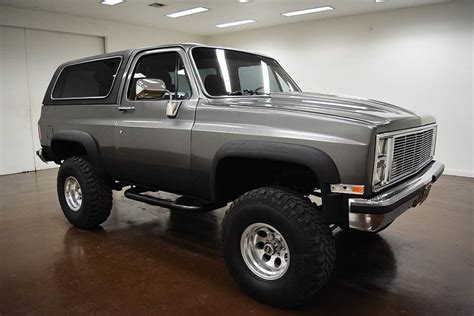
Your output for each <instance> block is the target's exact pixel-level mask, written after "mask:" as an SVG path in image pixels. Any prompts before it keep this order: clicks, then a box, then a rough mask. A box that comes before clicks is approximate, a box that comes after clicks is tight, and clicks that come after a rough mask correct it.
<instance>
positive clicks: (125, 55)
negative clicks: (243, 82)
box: [59, 43, 271, 68]
mask: <svg viewBox="0 0 474 316" xmlns="http://www.w3.org/2000/svg"><path fill="white" fill-rule="evenodd" d="M170 47H182V48H183V49H184V50H186V51H187V50H189V49H191V48H194V47H207V48H220V49H230V50H236V51H241V52H245V53H250V54H255V55H260V56H266V57H270V56H267V55H264V54H260V53H254V52H249V51H244V50H240V49H237V48H231V47H220V46H211V45H205V44H199V43H176V44H164V45H157V46H146V47H139V48H131V49H126V50H121V51H114V52H109V53H105V54H100V55H94V56H88V57H84V58H80V59H76V60H71V61H68V62H65V63H63V64H62V65H61V66H60V67H59V68H63V67H65V66H68V65H73V64H78V63H82V62H87V61H92V60H96V59H103V58H108V57H114V56H122V57H123V59H128V58H129V57H130V56H131V55H133V54H134V53H136V52H140V51H144V50H154V49H160V48H170ZM270 58H271V57H270Z"/></svg>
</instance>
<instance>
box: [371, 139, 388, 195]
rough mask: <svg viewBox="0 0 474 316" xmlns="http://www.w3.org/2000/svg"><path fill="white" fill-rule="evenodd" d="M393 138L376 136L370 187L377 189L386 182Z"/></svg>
mask: <svg viewBox="0 0 474 316" xmlns="http://www.w3.org/2000/svg"><path fill="white" fill-rule="evenodd" d="M392 147H393V138H392V137H384V138H380V137H379V136H377V141H376V144H375V161H374V174H373V179H372V186H373V187H378V186H382V185H384V184H386V183H387V182H388V175H389V168H390V159H391V153H392Z"/></svg>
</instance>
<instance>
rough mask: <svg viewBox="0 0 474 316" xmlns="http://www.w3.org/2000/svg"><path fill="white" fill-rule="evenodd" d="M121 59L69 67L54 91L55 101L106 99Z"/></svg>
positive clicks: (62, 73)
mask: <svg viewBox="0 0 474 316" xmlns="http://www.w3.org/2000/svg"><path fill="white" fill-rule="evenodd" d="M121 60H122V59H121V58H120V57H114V58H109V59H102V60H96V61H91V62H85V63H81V64H76V65H71V66H67V67H65V68H64V69H63V71H62V72H61V74H60V75H59V78H58V80H57V82H56V85H55V86H54V89H53V95H52V96H53V99H71V98H72V99H75V98H78V99H79V98H105V97H107V96H108V95H109V93H110V91H111V90H112V86H113V83H114V81H115V77H116V76H117V72H118V70H119V67H120V62H121Z"/></svg>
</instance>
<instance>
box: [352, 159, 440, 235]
mask: <svg viewBox="0 0 474 316" xmlns="http://www.w3.org/2000/svg"><path fill="white" fill-rule="evenodd" d="M443 171H444V164H442V163H441V162H438V161H433V162H432V163H430V164H429V165H428V166H426V167H425V168H424V169H423V170H421V171H420V172H419V173H417V174H416V175H414V176H413V177H412V178H410V179H408V180H406V181H403V182H401V183H399V184H397V185H396V186H395V187H393V188H390V189H387V191H383V192H381V193H380V194H378V195H376V196H375V197H372V198H370V199H364V198H351V199H349V227H350V228H353V229H356V230H362V231H369V232H376V231H378V230H381V229H383V228H384V227H386V226H387V225H389V224H390V223H391V222H393V221H394V220H395V219H396V218H397V217H398V216H400V215H401V214H402V213H404V212H405V211H406V210H408V209H409V208H411V207H415V206H417V205H419V204H421V203H423V201H424V200H425V199H426V197H427V196H428V193H429V190H430V188H431V185H432V184H433V183H434V182H435V181H436V180H437V179H438V178H439V177H440V176H441V174H442V173H443Z"/></svg>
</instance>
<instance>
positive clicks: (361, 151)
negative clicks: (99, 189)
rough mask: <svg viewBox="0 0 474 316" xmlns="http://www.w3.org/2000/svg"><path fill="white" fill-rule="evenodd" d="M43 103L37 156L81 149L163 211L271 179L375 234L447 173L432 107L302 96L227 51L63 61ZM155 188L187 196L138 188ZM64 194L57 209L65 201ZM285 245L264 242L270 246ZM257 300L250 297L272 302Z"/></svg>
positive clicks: (57, 157)
mask: <svg viewBox="0 0 474 316" xmlns="http://www.w3.org/2000/svg"><path fill="white" fill-rule="evenodd" d="M104 61H105V62H104ZM173 63H174V64H173ZM100 67H102V68H103V69H102V68H100ZM160 67H161V68H160ZM173 67H174V69H173ZM89 68H91V69H92V70H91V69H89ZM99 68H100V70H97V69H99ZM94 69H95V70H94ZM75 71H77V73H76V75H77V74H80V75H77V78H74V76H75V75H74V73H75ZM104 74H105V75H104ZM260 74H263V75H262V78H260V77H259V76H260ZM88 76H89V77H88ZM90 76H92V77H90ZM71 78H72V79H71ZM87 80H92V81H94V82H97V87H95V86H92V85H90V86H88V85H87V84H84V82H87ZM101 82H105V83H106V84H103V86H104V87H105V88H104V87H103V86H102V83H101ZM250 83H252V84H250ZM260 84H261V85H262V86H259V85H260ZM246 85H248V86H251V88H250V89H248V88H245V86H246ZM235 87H237V89H236V88H235ZM107 88H108V89H107ZM81 89H82V91H81ZM93 90H94V91H93ZM259 90H260V91H259ZM261 90H263V91H261ZM275 90H276V92H275ZM43 104H44V106H43V107H42V114H41V118H40V121H39V129H40V135H42V136H41V146H42V148H41V150H39V151H38V155H39V156H40V157H41V158H42V159H43V160H44V161H55V162H56V163H58V164H61V163H63V162H64V161H66V160H67V159H68V158H71V157H86V160H87V162H88V163H90V165H91V168H92V170H93V172H94V174H97V177H99V178H100V179H101V180H100V181H102V182H101V183H103V184H104V186H108V187H109V188H113V189H121V188H122V187H125V186H131V188H130V189H128V190H127V191H126V192H125V195H126V196H127V197H129V198H132V199H135V200H139V201H143V202H146V203H150V204H155V205H160V206H164V207H168V208H171V209H178V210H188V211H203V210H210V209H215V208H218V207H220V206H224V205H226V204H227V203H229V202H231V201H234V200H235V199H237V198H238V197H239V196H243V195H245V194H246V192H253V190H258V189H259V188H265V187H267V188H268V187H269V188H276V187H278V188H284V190H289V192H292V193H291V194H293V197H294V198H296V196H297V197H298V198H303V199H304V197H308V196H310V195H318V196H320V197H321V200H322V207H319V206H318V207H315V206H314V205H313V206H310V205H309V204H308V205H306V206H305V207H308V210H310V207H313V210H310V211H309V212H310V213H311V212H313V211H314V212H315V213H318V216H320V218H321V219H322V221H323V222H324V225H326V226H327V227H329V225H337V226H339V227H341V228H343V229H346V230H359V231H366V232H378V231H380V230H382V229H384V228H385V227H387V226H388V225H389V224H390V223H391V222H393V221H394V220H395V218H396V217H398V216H399V215H400V214H401V213H403V212H404V211H406V210H407V209H408V208H410V207H412V206H416V205H418V204H419V203H421V202H423V200H424V199H425V198H426V196H427V194H428V192H429V188H430V186H431V184H432V183H433V182H434V181H436V180H437V179H438V178H439V176H440V175H441V174H442V172H443V169H444V165H443V164H442V163H440V162H437V161H434V160H433V156H434V150H435V142H436V120H435V119H434V118H433V117H432V116H428V115H425V116H421V115H417V114H415V113H413V112H411V111H408V110H405V109H403V108H400V107H396V106H393V105H389V104H387V103H383V102H379V101H375V100H368V99H362V98H353V97H343V96H331V95H323V94H315V93H303V92H301V91H300V89H299V88H298V86H297V85H296V83H295V82H294V81H293V80H292V79H291V78H290V77H289V76H288V75H287V74H286V73H285V72H284V70H283V69H282V68H281V67H280V66H279V65H278V63H277V62H276V61H275V60H273V59H271V58H269V57H266V56H262V55H258V54H252V53H247V52H240V51H238V50H232V49H223V48H216V47H208V46H202V45H197V44H178V45H167V46H160V47H151V48H143V49H133V50H127V51H121V52H115V53H109V54H105V55H101V56H96V57H89V58H84V59H81V60H77V61H72V62H68V63H65V64H63V65H61V66H59V68H58V69H57V71H56V72H55V74H54V76H53V79H52V80H51V83H50V85H49V87H48V89H47V92H46V95H45V98H44V101H43ZM65 179H66V178H65ZM65 179H63V182H64V181H66V182H67V181H68V180H67V179H69V180H71V179H70V177H68V178H67V179H66V180H65ZM79 180H80V179H79ZM58 181H59V180H58ZM71 181H72V182H70V188H71V187H72V188H73V187H74V185H75V184H76V183H75V182H74V181H73V180H71ZM63 182H61V183H60V182H58V191H61V190H62V189H61V187H63V186H64V183H63ZM78 182H81V181H78ZM77 186H78V187H79V183H78V184H77ZM157 190H162V191H167V192H172V193H175V194H178V195H183V196H185V197H186V198H187V200H188V202H187V203H183V202H179V201H165V200H160V199H157V198H154V197H152V196H149V195H145V194H143V193H144V192H147V191H157ZM66 191H67V190H65V192H64V194H66V195H67V194H68V193H67V192H66ZM61 192H62V191H61ZM68 192H69V197H70V198H71V196H72V197H74V194H76V195H77V192H76V193H74V192H75V191H74V190H70V191H68ZM71 192H72V193H71ZM271 192H273V193H275V192H274V191H271ZM257 193H258V192H257ZM260 193H261V194H264V193H262V192H260ZM260 193H259V194H260ZM273 193H272V194H273ZM61 194H62V193H61ZM61 194H60V195H61ZM71 194H72V195H71ZM81 194H82V193H81ZM265 194H266V193H265ZM275 194H277V195H278V196H280V195H281V194H283V193H281V192H280V193H278V192H276V193H275ZM293 197H288V198H289V199H291V198H293ZM81 198H82V195H81ZM239 199H240V198H239ZM60 200H61V196H60ZM237 201H238V200H237ZM298 201H299V200H298ZM63 202H64V203H65V202H67V196H66V200H64V201H63ZM63 202H62V206H63V210H64V207H65V205H66V206H67V205H69V208H71V204H70V203H69V204H67V203H66V204H64V203H63ZM104 203H105V202H104ZM108 203H109V202H107V203H106V204H107V205H108ZM110 203H111V200H110ZM110 203H109V204H110ZM236 203H237V202H236ZM302 203H303V202H302ZM304 203H306V202H304ZM308 203H309V202H308ZM237 204H238V203H237ZM110 205H111V204H110ZM275 205H276V204H275ZM107 207H108V206H107ZM65 212H66V211H65ZM231 213H232V212H231ZM233 213H237V212H236V211H234V212H233ZM107 216H108V215H107ZM270 216H272V215H270ZM106 218H107V217H105V219H106ZM68 219H69V220H70V221H71V222H72V223H73V224H74V219H71V218H70V217H68ZM105 219H103V220H105ZM95 224H98V223H95ZM318 225H319V224H318ZM76 226H81V225H76ZM83 226H88V225H83ZM251 226H252V225H249V226H248V227H251ZM268 227H270V228H268V229H269V230H267V232H268V231H275V232H278V231H279V229H278V227H276V228H275V227H273V226H272V225H269V226H268ZM242 229H244V230H245V227H243V228H242ZM249 229H250V230H249V231H251V230H252V229H251V228H249ZM229 230H231V229H229ZM245 231H247V230H245ZM254 233H255V232H254ZM223 234H224V235H225V234H226V232H223ZM238 234H242V232H241V231H240V232H238ZM325 234H327V233H325ZM277 235H278V234H277ZM283 235H284V234H282V236H283ZM255 236H257V235H255ZM224 237H225V236H224ZM224 237H223V238H224ZM326 237H327V236H326ZM326 237H325V238H326ZM229 238H230V237H229ZM256 238H257V239H258V236H257V237H256ZM327 238H329V237H327ZM244 240H245V238H244V236H243V235H242V238H241V240H240V242H241V252H242V256H243V257H244V260H247V259H245V255H244V253H245V251H244V250H243V249H244V248H242V247H243V246H242V244H243V243H244V242H245V241H244ZM328 240H329V239H328ZM265 242H266V241H265ZM265 242H264V243H265ZM283 244H284V243H283V242H282V243H280V244H279V245H278V246H272V245H270V244H269V245H270V246H269V247H268V248H269V250H268V251H269V253H273V252H274V251H275V250H276V249H283V248H285V247H283V246H282V245H283ZM265 245H267V244H265ZM272 247H273V248H272ZM331 247H332V246H331ZM249 258H251V256H250V257H249ZM282 258H283V257H282ZM248 260H250V261H251V259H248ZM248 260H247V261H246V263H247V267H248V268H249V269H250V270H252V264H250V265H249V264H248ZM272 260H273V259H272ZM282 260H283V259H282ZM288 260H289V259H288ZM328 260H329V259H328ZM283 261H285V260H283ZM329 261H333V258H331V259H330V260H329ZM227 263H228V265H229V266H232V264H230V263H229V262H227ZM332 264H333V263H332ZM288 266H290V267H291V264H288ZM287 268H288V267H287ZM288 269H289V268H288ZM231 271H232V268H231ZM252 271H253V272H255V271H254V270H252ZM285 271H286V270H285ZM272 273H273V272H272ZM256 275H257V276H261V277H262V275H261V274H259V273H258V272H257V273H256ZM282 276H284V273H283V274H281V275H280V277H279V278H281V277H282ZM237 278H238V277H237ZM263 279H267V280H271V277H270V278H266V277H265V276H263ZM325 279H327V277H325ZM249 282H250V281H249ZM323 283H324V282H323ZM252 286H253V285H252V284H250V285H249V284H248V283H246V284H243V287H244V288H245V287H247V288H248V287H252ZM255 286H257V285H255ZM319 287H320V286H318V288H319ZM266 295H267V294H262V295H254V296H257V298H259V299H261V300H263V301H265V302H268V303H270V304H275V305H279V304H278V303H277V302H274V300H272V299H271V297H270V296H271V295H270V294H268V296H266ZM296 301H297V300H292V301H288V302H286V303H282V305H293V304H295V303H296ZM298 302H300V301H298Z"/></svg>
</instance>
